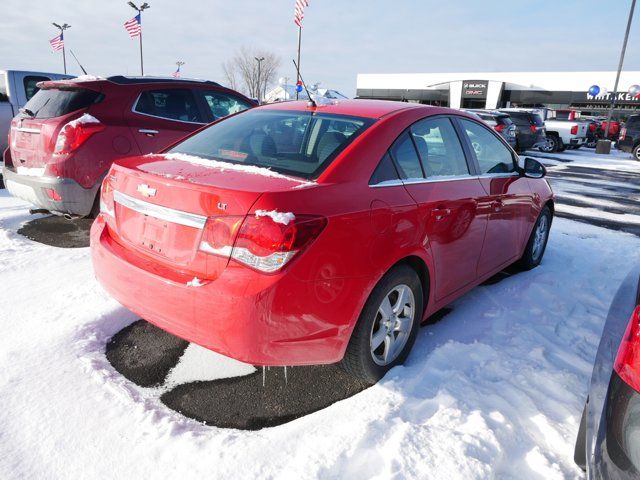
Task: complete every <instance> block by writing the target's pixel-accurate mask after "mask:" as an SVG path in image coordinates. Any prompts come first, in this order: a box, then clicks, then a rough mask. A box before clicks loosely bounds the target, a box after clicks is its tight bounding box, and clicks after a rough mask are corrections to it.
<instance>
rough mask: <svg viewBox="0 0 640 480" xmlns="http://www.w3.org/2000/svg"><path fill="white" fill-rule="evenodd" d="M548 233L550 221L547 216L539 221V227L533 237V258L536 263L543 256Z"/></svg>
mask: <svg viewBox="0 0 640 480" xmlns="http://www.w3.org/2000/svg"><path fill="white" fill-rule="evenodd" d="M548 233H549V219H548V218H547V216H546V215H543V216H542V217H540V221H538V226H537V227H536V232H535V235H534V237H533V248H532V256H533V260H534V261H538V258H540V255H542V251H543V249H544V245H545V242H546V241H547V235H548Z"/></svg>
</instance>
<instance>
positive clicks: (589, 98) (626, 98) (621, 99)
mask: <svg viewBox="0 0 640 480" xmlns="http://www.w3.org/2000/svg"><path fill="white" fill-rule="evenodd" d="M584 95H585V97H584V100H583V101H585V102H594V103H598V102H602V103H611V99H612V97H613V93H611V92H608V93H607V94H605V95H602V94H601V95H596V96H595V97H594V96H593V95H589V94H588V93H585V94H584ZM615 100H616V103H620V104H625V103H626V104H631V105H638V104H640V98H638V97H635V98H634V97H632V96H631V95H630V94H629V93H627V92H618V93H616V94H615Z"/></svg>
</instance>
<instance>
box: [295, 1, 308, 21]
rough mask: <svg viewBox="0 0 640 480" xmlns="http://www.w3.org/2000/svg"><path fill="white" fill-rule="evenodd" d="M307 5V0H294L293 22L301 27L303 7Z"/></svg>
mask: <svg viewBox="0 0 640 480" xmlns="http://www.w3.org/2000/svg"><path fill="white" fill-rule="evenodd" d="M308 6H309V0H296V8H295V16H294V17H293V21H294V22H295V24H296V25H297V26H298V27H300V28H302V19H303V18H304V7H308Z"/></svg>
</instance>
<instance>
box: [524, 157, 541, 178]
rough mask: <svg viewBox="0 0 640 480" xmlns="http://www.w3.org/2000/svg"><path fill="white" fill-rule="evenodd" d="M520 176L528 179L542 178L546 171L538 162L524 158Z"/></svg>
mask: <svg viewBox="0 0 640 480" xmlns="http://www.w3.org/2000/svg"><path fill="white" fill-rule="evenodd" d="M522 174H523V175H524V176H525V177H528V178H542V177H544V176H545V175H546V174H547V169H546V168H545V166H544V165H543V164H541V163H540V162H539V161H538V160H536V159H534V158H530V157H526V158H525V159H524V168H523V169H522Z"/></svg>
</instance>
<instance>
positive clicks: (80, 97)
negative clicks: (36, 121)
mask: <svg viewBox="0 0 640 480" xmlns="http://www.w3.org/2000/svg"><path fill="white" fill-rule="evenodd" d="M101 97H102V96H101V95H100V93H98V92H94V91H93V90H87V89H84V88H78V89H68V90H67V89H65V90H60V89H57V88H47V89H42V90H38V93H36V94H35V95H34V96H33V97H32V98H31V100H29V101H28V102H27V104H26V105H25V106H24V109H25V110H29V111H30V112H31V113H33V114H34V118H53V117H61V116H63V115H66V114H68V113H71V112H75V111H76V110H80V109H81V108H87V107H88V106H89V105H91V104H93V103H97V102H99V101H100V100H101ZM23 115H24V114H23ZM26 115H27V116H30V115H28V114H26Z"/></svg>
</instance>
